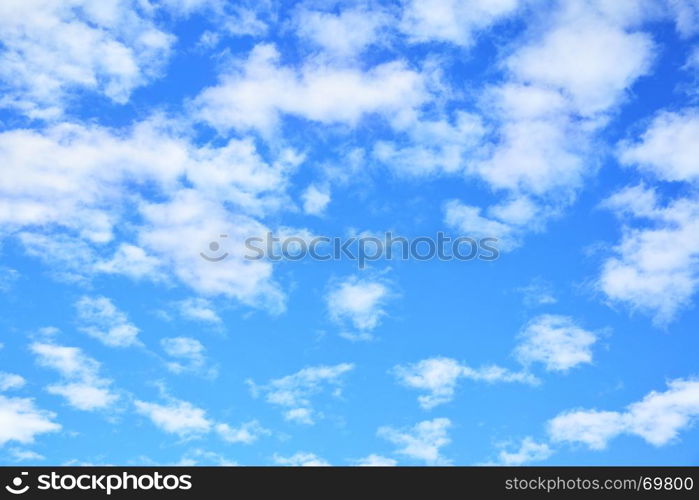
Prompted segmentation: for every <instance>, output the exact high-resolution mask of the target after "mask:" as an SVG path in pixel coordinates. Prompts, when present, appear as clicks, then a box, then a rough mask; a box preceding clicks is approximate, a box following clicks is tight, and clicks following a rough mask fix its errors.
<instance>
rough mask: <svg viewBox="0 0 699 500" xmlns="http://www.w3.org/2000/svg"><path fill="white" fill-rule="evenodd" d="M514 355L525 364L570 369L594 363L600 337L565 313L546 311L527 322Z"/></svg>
mask: <svg viewBox="0 0 699 500" xmlns="http://www.w3.org/2000/svg"><path fill="white" fill-rule="evenodd" d="M519 338H520V343H519V345H518V346H517V347H516V348H515V351H514V353H515V356H516V357H517V359H518V360H519V362H520V363H522V364H523V365H525V366H529V365H531V364H533V363H541V364H543V365H544V367H545V368H546V370H547V371H567V370H569V369H571V368H573V367H575V366H578V365H580V364H583V363H591V362H592V346H593V344H594V343H595V342H597V336H596V335H595V334H594V333H593V332H590V331H587V330H584V329H582V328H580V327H579V326H578V325H576V324H575V322H574V321H573V320H572V319H571V318H568V317H566V316H557V315H552V314H543V315H541V316H537V317H536V318H534V319H533V320H531V321H530V322H529V324H527V326H526V327H525V328H524V330H522V332H521V333H520V335H519Z"/></svg>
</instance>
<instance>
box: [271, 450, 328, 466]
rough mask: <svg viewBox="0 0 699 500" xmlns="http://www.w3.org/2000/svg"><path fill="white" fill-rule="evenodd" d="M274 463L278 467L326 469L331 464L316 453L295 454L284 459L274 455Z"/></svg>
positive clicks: (301, 452)
mask: <svg viewBox="0 0 699 500" xmlns="http://www.w3.org/2000/svg"><path fill="white" fill-rule="evenodd" d="M274 462H275V463H276V464H278V465H287V466H294V467H324V466H329V465H330V463H329V462H327V461H325V460H324V459H323V458H321V457H319V456H318V455H316V454H315V453H308V452H303V451H300V452H298V453H295V454H293V455H292V456H290V457H284V456H282V455H277V454H275V455H274Z"/></svg>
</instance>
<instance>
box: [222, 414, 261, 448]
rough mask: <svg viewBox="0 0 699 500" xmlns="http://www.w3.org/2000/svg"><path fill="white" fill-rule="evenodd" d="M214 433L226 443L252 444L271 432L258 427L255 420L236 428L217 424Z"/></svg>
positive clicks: (258, 424)
mask: <svg viewBox="0 0 699 500" xmlns="http://www.w3.org/2000/svg"><path fill="white" fill-rule="evenodd" d="M216 432H217V433H218V435H219V436H221V439H223V440H224V441H226V442H227V443H243V444H252V443H254V442H255V441H257V440H258V439H259V438H260V437H262V436H269V435H270V434H271V432H270V431H269V430H268V429H265V428H264V427H262V425H260V423H259V422H258V421H257V420H251V421H249V422H245V423H243V424H241V425H240V426H238V427H231V426H230V425H228V424H217V425H216Z"/></svg>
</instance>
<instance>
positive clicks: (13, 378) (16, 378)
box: [0, 372, 27, 391]
mask: <svg viewBox="0 0 699 500" xmlns="http://www.w3.org/2000/svg"><path fill="white" fill-rule="evenodd" d="M26 383H27V381H26V380H25V379H24V377H22V376H21V375H17V374H16V373H7V372H0V391H9V390H12V389H19V388H21V387H23V386H24V384H26Z"/></svg>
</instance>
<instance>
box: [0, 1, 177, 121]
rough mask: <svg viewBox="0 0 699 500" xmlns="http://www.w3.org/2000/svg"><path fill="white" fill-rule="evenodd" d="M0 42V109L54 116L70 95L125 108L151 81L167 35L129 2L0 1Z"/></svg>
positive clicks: (136, 4)
mask: <svg viewBox="0 0 699 500" xmlns="http://www.w3.org/2000/svg"><path fill="white" fill-rule="evenodd" d="M0 41H1V42H2V48H1V49H0V82H2V84H3V85H2V86H3V87H4V89H3V97H2V98H1V99H0V107H12V108H17V109H19V110H20V111H22V112H24V113H26V114H27V115H29V116H30V117H33V118H55V117H57V116H60V115H61V114H62V112H63V108H64V106H65V105H66V102H65V101H66V98H67V97H68V96H70V94H71V93H73V91H76V92H77V91H82V90H89V91H93V92H97V93H99V94H103V95H105V96H106V97H108V98H109V99H111V100H113V101H114V102H116V103H120V104H123V103H125V102H127V101H128V99H129V95H130V94H131V92H132V91H133V90H134V89H135V88H137V87H140V86H143V85H145V84H147V83H148V82H149V81H150V80H152V79H153V78H155V77H156V76H158V75H159V73H160V71H161V68H162V67H163V66H164V63H165V61H167V58H168V55H169V50H170V46H171V44H172V43H173V41H174V37H173V36H171V35H169V34H167V33H164V32H163V31H161V30H159V29H158V28H156V26H155V25H154V23H153V21H152V20H151V18H150V16H149V13H148V9H146V8H143V3H142V2H139V1H136V0H108V1H101V2H94V1H91V0H71V1H70V2H56V1H51V0H5V1H3V2H2V4H0Z"/></svg>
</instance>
